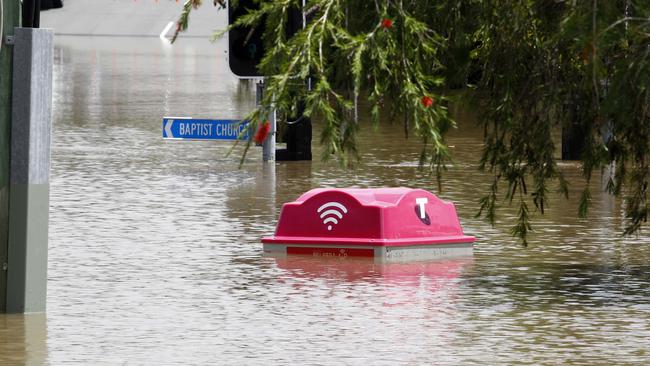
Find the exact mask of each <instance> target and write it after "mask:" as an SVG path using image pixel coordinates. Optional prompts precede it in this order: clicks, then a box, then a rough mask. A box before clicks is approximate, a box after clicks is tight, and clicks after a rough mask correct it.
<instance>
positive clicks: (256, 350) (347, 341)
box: [0, 37, 650, 365]
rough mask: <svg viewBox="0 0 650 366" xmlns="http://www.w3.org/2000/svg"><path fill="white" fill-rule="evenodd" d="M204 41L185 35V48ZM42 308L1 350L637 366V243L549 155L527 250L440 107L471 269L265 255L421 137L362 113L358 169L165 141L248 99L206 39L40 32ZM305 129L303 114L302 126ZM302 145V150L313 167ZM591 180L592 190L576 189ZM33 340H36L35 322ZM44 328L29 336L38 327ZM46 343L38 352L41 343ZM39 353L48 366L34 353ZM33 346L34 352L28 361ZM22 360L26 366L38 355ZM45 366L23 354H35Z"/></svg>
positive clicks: (72, 357)
mask: <svg viewBox="0 0 650 366" xmlns="http://www.w3.org/2000/svg"><path fill="white" fill-rule="evenodd" d="M202 42H204V43H202ZM56 47H57V50H56V51H57V52H56V55H57V56H56V59H55V73H54V76H55V87H54V93H55V95H54V116H55V120H54V136H53V154H52V187H51V212H50V220H51V227H50V231H51V233H50V252H49V257H50V262H49V268H48V274H49V282H48V313H47V325H45V321H44V318H43V320H42V322H41V323H40V324H41V325H40V328H38V327H37V329H40V332H34V331H32V330H28V329H33V327H31V326H28V325H27V322H28V321H29V319H32V318H30V317H31V315H29V316H6V315H1V316H0V336H1V337H0V346H1V347H3V348H2V352H0V359H1V360H2V361H5V360H9V361H7V362H6V363H9V364H12V363H18V364H20V363H22V362H24V360H31V359H33V360H36V361H35V363H37V364H38V363H45V364H51V365H61V364H69V363H71V362H76V363H78V364H84V365H101V364H106V365H115V364H147V365H150V364H198V365H203V364H229V365H235V364H245V365H267V364H288V363H292V364H304V365H323V364H328V365H338V364H373V365H374V364H378V365H384V364H385V365H395V364H400V365H402V364H416V365H420V364H426V365H428V364H454V365H456V364H526V363H528V364H535V365H539V364H549V365H557V364H593V363H602V364H646V363H647V361H648V360H649V359H650V355H649V354H648V349H650V307H649V306H648V304H650V286H649V284H650V278H649V277H648V275H647V273H648V263H650V251H649V250H648V249H647V246H646V245H644V244H647V243H648V242H650V237H649V236H648V235H647V234H643V233H642V234H641V235H640V236H639V237H637V238H621V237H620V236H619V233H620V230H621V226H622V223H621V218H622V217H623V214H622V209H621V205H622V204H621V202H620V201H618V200H615V199H612V198H610V197H608V196H607V195H604V194H599V193H598V189H599V188H598V187H599V184H600V183H599V182H594V183H593V184H594V187H593V192H594V193H593V207H592V210H591V212H590V218H589V219H586V220H585V219H578V218H576V202H575V201H576V197H578V194H579V192H580V191H581V190H582V187H583V185H584V184H585V183H583V181H582V180H581V175H580V171H579V167H578V165H577V164H575V163H573V162H564V163H561V165H560V166H561V169H562V170H563V171H564V172H565V174H566V175H567V176H568V177H569V179H570V181H571V182H572V186H571V192H570V193H571V199H572V200H571V201H570V202H566V201H565V200H564V199H562V198H560V197H556V198H553V199H552V201H551V202H550V209H549V211H548V214H547V215H546V216H537V217H535V227H534V228H535V232H534V237H533V238H532V239H531V243H530V244H531V246H530V247H529V248H527V249H523V248H520V247H519V246H518V245H517V244H516V243H515V242H514V240H512V238H511V237H510V235H509V233H508V225H509V224H510V223H511V222H512V221H510V220H511V219H512V218H513V217H514V215H515V214H516V212H514V211H512V210H509V209H508V208H507V207H504V210H503V212H502V214H501V216H499V226H497V227H496V228H493V227H490V226H489V225H487V224H485V223H484V222H482V221H480V220H477V219H475V218H474V214H475V213H476V208H477V201H478V199H479V197H480V196H481V193H482V192H485V191H486V189H487V188H488V186H489V184H490V181H489V179H488V177H486V176H485V175H483V174H482V173H480V172H479V171H477V169H476V168H475V165H474V162H476V161H477V159H478V152H479V151H480V149H481V131H480V130H478V129H476V128H475V125H474V121H473V118H474V117H473V116H472V115H471V114H470V113H467V112H466V111H463V113H462V114H460V113H458V111H457V112H455V113H458V116H459V117H458V118H459V129H458V130H457V131H454V132H453V133H452V135H451V136H450V137H449V143H450V144H451V145H452V146H454V147H453V148H452V152H453V154H454V158H455V162H454V163H453V164H452V165H451V166H450V168H449V171H448V172H447V173H446V175H445V182H444V191H443V192H442V193H441V194H440V195H441V197H442V198H444V199H448V200H452V201H454V203H455V204H456V208H457V210H458V214H459V216H460V218H461V222H462V224H463V228H464V230H465V232H466V233H468V234H470V235H476V236H477V243H476V245H475V250H474V257H473V259H470V260H469V261H463V260H459V261H448V262H444V261H442V262H431V263H429V264H426V263H417V264H399V263H395V264H388V265H376V264H371V263H367V262H365V263H364V262H355V261H346V262H332V261H323V260H322V259H318V260H316V259H312V258H303V259H299V260H295V259H293V258H292V259H286V260H280V259H272V258H264V257H263V256H262V247H261V244H260V243H259V240H260V238H261V237H262V236H265V235H269V234H271V233H272V232H273V230H274V228H275V223H276V221H277V218H278V217H277V216H278V214H279V211H280V207H281V205H282V203H284V202H289V201H293V200H295V199H296V198H297V197H298V196H300V195H301V194H302V193H303V192H306V191H308V190H309V189H311V188H315V187H350V186H355V187H382V186H406V187H414V188H422V189H426V190H429V191H434V192H435V191H436V190H437V185H436V183H435V181H434V179H432V177H430V176H427V175H425V174H422V173H420V172H418V170H417V161H418V156H419V149H420V143H419V141H417V140H414V139H408V140H405V138H404V135H403V132H402V129H401V128H400V127H399V126H390V125H382V126H381V127H380V128H379V129H378V130H374V129H372V128H367V127H369V123H368V121H361V123H362V128H361V131H362V132H361V135H360V136H359V144H360V151H361V153H362V154H363V161H364V162H363V163H362V164H360V165H359V166H358V167H357V168H356V169H352V170H343V169H340V168H339V167H338V166H337V165H336V164H329V163H323V162H321V161H319V160H315V161H313V162H278V163H275V164H263V163H262V162H261V151H260V150H259V148H255V147H254V148H251V151H250V153H249V159H248V161H247V162H246V163H245V164H244V165H243V167H242V168H241V169H240V168H239V153H240V152H241V150H240V149H239V148H237V149H236V150H235V151H234V152H233V154H232V155H230V156H227V155H226V153H227V152H228V151H229V149H230V145H229V144H227V143H218V142H179V141H163V140H162V138H161V121H162V117H163V116H165V115H186V116H187V115H189V116H193V117H197V118H199V117H205V118H211V117H220V118H240V117H243V116H244V115H245V114H246V113H247V112H248V111H249V110H250V108H252V107H253V105H254V103H255V98H254V96H253V91H254V88H250V89H247V88H246V86H243V87H240V84H239V83H238V82H237V81H236V80H235V79H234V78H233V77H232V76H230V75H229V73H228V71H227V70H224V65H225V58H224V56H223V50H218V49H216V48H215V47H213V46H212V45H211V44H209V43H208V42H207V41H203V40H187V41H186V40H184V41H183V43H181V44H179V45H178V47H177V46H173V47H162V46H161V44H160V42H159V40H158V39H129V38H120V39H118V40H115V39H110V38H102V39H97V38H75V37H61V38H59V39H58V41H57V46H56ZM314 126H315V131H314V133H315V136H318V133H319V130H318V123H315V125H314ZM318 149H319V147H318V146H317V145H316V146H315V151H314V156H316V157H317V156H320V151H318ZM595 181H596V180H595ZM46 327H47V328H46ZM45 329H47V332H45ZM46 344H47V346H46ZM45 353H46V356H45ZM39 355H40V356H39ZM38 357H40V359H39V358H38ZM41 361H42V362H41Z"/></svg>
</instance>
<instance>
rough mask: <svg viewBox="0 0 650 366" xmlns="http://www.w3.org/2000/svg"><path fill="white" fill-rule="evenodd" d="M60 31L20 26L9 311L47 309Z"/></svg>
mask: <svg viewBox="0 0 650 366" xmlns="http://www.w3.org/2000/svg"><path fill="white" fill-rule="evenodd" d="M53 54H54V32H53V31H52V30H49V29H36V28H16V29H15V44H14V64H13V65H14V76H13V108H12V128H11V175H10V190H9V192H10V199H9V200H10V205H9V245H8V264H9V265H8V271H7V312H11V313H26V312H43V311H45V299H46V294H47V291H46V284H47V243H48V218H49V194H50V135H51V131H52V63H53Z"/></svg>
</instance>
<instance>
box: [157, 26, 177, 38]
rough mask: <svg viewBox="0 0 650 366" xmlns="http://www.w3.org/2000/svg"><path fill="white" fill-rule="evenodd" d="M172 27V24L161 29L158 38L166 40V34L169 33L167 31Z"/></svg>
mask: <svg viewBox="0 0 650 366" xmlns="http://www.w3.org/2000/svg"><path fill="white" fill-rule="evenodd" d="M173 26H174V22H169V23H167V26H166V27H165V29H163V31H162V32H161V33H160V36H159V37H160V39H164V40H167V38H166V37H167V32H169V30H170V29H172V27H173Z"/></svg>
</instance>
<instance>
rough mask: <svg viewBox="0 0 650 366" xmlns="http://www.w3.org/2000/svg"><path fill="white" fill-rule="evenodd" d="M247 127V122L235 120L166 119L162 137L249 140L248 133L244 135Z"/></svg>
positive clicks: (163, 124) (164, 119)
mask: <svg viewBox="0 0 650 366" xmlns="http://www.w3.org/2000/svg"><path fill="white" fill-rule="evenodd" d="M247 125H248V122H246V121H240V120H233V119H191V118H184V117H165V118H163V123H162V127H163V132H162V137H163V138H164V139H184V140H237V139H241V140H247V139H248V132H246V133H244V134H243V135H242V132H243V131H244V130H245V129H246V126H247ZM240 135H241V136H240Z"/></svg>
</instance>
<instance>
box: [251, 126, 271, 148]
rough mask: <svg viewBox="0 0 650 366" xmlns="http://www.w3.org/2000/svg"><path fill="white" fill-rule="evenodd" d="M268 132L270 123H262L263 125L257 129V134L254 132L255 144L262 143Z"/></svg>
mask: <svg viewBox="0 0 650 366" xmlns="http://www.w3.org/2000/svg"><path fill="white" fill-rule="evenodd" d="M269 132H271V123H269V121H264V123H262V124H261V125H260V126H259V127H258V128H257V132H255V135H254V136H253V141H255V143H257V144H261V143H263V142H264V140H266V137H267V136H268V135H269Z"/></svg>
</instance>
